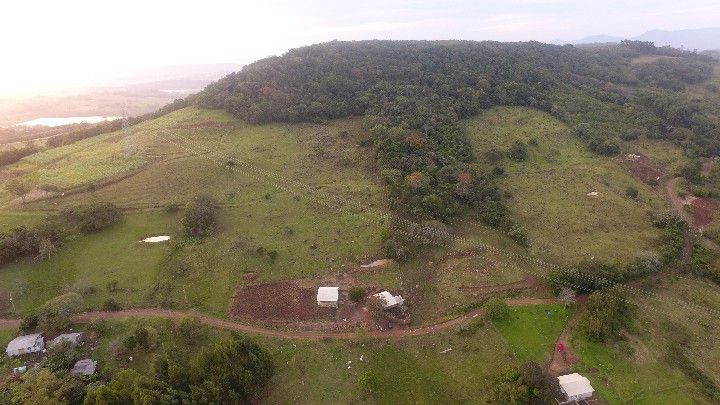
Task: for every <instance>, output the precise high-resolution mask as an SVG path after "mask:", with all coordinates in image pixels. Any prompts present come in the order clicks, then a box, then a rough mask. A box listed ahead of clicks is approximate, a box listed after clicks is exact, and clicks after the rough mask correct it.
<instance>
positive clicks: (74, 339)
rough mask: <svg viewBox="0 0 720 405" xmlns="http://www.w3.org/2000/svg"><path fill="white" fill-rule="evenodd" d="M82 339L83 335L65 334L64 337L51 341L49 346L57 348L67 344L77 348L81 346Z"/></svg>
mask: <svg viewBox="0 0 720 405" xmlns="http://www.w3.org/2000/svg"><path fill="white" fill-rule="evenodd" d="M81 338H82V333H63V334H62V335H60V336H58V337H56V338H55V339H53V340H51V341H50V343H49V344H48V346H49V347H53V346H56V345H59V344H63V343H65V342H67V343H70V344H71V345H73V346H77V345H79V344H80V339H81Z"/></svg>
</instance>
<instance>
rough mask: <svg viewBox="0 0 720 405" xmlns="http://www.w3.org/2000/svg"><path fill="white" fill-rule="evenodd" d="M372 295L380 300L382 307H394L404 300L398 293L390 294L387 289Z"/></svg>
mask: <svg viewBox="0 0 720 405" xmlns="http://www.w3.org/2000/svg"><path fill="white" fill-rule="evenodd" d="M373 297H374V298H377V299H380V300H381V301H382V304H383V309H390V308H395V307H397V306H400V305H402V304H403V303H404V302H405V300H404V299H403V297H401V296H399V295H392V294H390V293H389V292H388V291H383V292H379V293H377V294H374V295H373Z"/></svg>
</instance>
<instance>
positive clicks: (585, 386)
mask: <svg viewBox="0 0 720 405" xmlns="http://www.w3.org/2000/svg"><path fill="white" fill-rule="evenodd" d="M558 381H559V382H560V390H561V391H562V392H563V394H565V397H566V398H567V400H568V401H580V400H583V399H588V398H590V397H592V396H593V392H595V390H594V389H593V387H592V385H590V381H589V380H588V379H587V378H585V377H583V376H581V375H580V374H578V373H573V374H568V375H561V376H560V377H558Z"/></svg>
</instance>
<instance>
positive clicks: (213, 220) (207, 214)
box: [183, 195, 218, 237]
mask: <svg viewBox="0 0 720 405" xmlns="http://www.w3.org/2000/svg"><path fill="white" fill-rule="evenodd" d="M217 216H218V202H217V200H215V199H214V198H212V197H210V196H208V195H201V196H198V197H197V198H195V200H194V201H193V202H192V204H191V205H190V208H189V209H188V211H187V213H186V214H185V218H184V220H183V227H184V228H185V234H186V235H188V236H193V237H204V236H208V235H211V234H213V233H214V232H215V231H216V230H217V228H218V218H217Z"/></svg>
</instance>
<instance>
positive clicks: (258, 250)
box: [0, 109, 387, 315]
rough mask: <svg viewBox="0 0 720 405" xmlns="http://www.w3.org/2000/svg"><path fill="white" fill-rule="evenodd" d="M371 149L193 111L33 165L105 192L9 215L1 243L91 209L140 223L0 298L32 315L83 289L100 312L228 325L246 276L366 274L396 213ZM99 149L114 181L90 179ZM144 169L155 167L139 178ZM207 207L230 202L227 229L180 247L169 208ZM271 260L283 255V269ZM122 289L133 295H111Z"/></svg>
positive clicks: (346, 124)
mask: <svg viewBox="0 0 720 405" xmlns="http://www.w3.org/2000/svg"><path fill="white" fill-rule="evenodd" d="M363 136H364V132H363V130H362V127H361V125H360V122H359V121H357V120H345V121H337V122H333V123H329V124H324V125H311V124H298V125H261V126H250V125H246V124H243V123H241V122H239V121H236V120H234V119H232V118H231V117H229V116H228V115H226V114H225V113H222V112H217V111H200V110H195V109H185V110H180V111H177V112H175V113H172V114H170V115H168V116H164V117H161V118H159V119H157V120H153V121H148V122H145V123H143V124H141V125H138V126H137V127H132V129H131V130H130V131H129V134H127V135H125V134H124V133H115V134H108V135H102V136H100V137H95V138H91V139H89V140H87V141H88V142H90V141H91V142H93V143H92V145H84V144H83V143H82V142H78V143H76V144H73V145H69V146H67V147H60V148H56V149H53V150H50V151H47V152H42V153H40V154H38V155H37V156H34V157H33V159H32V160H31V161H26V159H24V160H23V161H21V162H20V163H19V165H20V166H24V167H27V168H28V170H32V171H33V172H35V171H38V172H43V171H45V172H47V173H50V172H52V171H54V170H60V171H62V172H63V173H65V174H63V175H62V178H65V179H68V180H67V182H66V183H64V184H65V185H66V186H67V187H70V188H72V187H77V186H81V185H83V184H86V183H87V182H88V181H91V182H93V181H97V182H99V183H100V186H98V187H96V188H93V189H90V190H88V191H84V192H80V193H76V194H70V195H66V196H64V197H57V198H53V199H49V200H41V201H34V202H29V203H27V204H24V205H12V206H10V207H6V208H4V209H3V210H0V220H1V221H0V223H1V224H2V227H3V228H2V229H9V228H11V227H13V226H17V225H21V224H28V225H30V224H32V223H36V222H38V221H39V217H41V216H42V215H46V214H47V213H48V212H51V211H56V210H60V209H63V208H69V207H74V206H77V205H80V204H87V203H88V202H90V201H98V202H112V203H115V204H117V205H118V206H119V207H121V208H123V209H125V210H127V212H126V216H125V220H124V222H123V223H122V224H120V225H118V226H117V227H115V228H112V229H109V230H107V231H103V232H101V233H99V234H96V235H92V236H81V237H77V238H76V239H74V240H71V241H68V242H67V243H66V244H65V246H62V247H61V248H60V250H59V253H58V255H57V256H56V257H54V258H53V259H51V260H49V261H46V262H35V261H24V262H22V263H18V264H15V265H11V266H8V267H5V268H3V269H2V270H1V271H0V280H2V284H1V285H2V287H0V289H8V290H9V289H13V290H16V293H17V295H18V296H20V297H22V298H20V300H19V308H20V310H21V312H23V313H27V312H28V311H30V310H32V309H34V308H37V307H38V306H39V305H41V304H42V303H43V302H44V301H45V300H47V299H48V298H51V297H53V296H55V295H57V294H60V293H63V292H64V291H66V290H68V289H73V288H74V287H73V286H75V285H76V284H81V285H83V286H84V285H86V284H90V285H92V286H93V287H94V288H92V289H91V290H92V292H90V293H88V294H87V295H86V304H87V306H88V307H97V306H98V305H101V304H102V303H103V302H104V301H105V300H106V299H108V298H113V299H116V300H117V301H119V302H120V303H121V304H123V305H148V304H167V305H172V306H182V307H194V308H197V309H200V310H203V311H207V312H210V313H213V314H218V315H224V314H226V312H227V309H228V305H229V302H230V297H231V296H232V294H233V292H234V290H235V287H236V286H237V285H238V284H239V283H242V282H243V281H242V275H243V274H244V273H246V272H256V273H258V275H259V280H258V281H259V282H266V281H275V280H283V279H288V278H298V277H308V276H312V275H315V274H324V273H328V272H332V271H337V270H341V269H343V268H349V267H352V266H354V265H356V264H359V263H363V262H365V261H366V260H369V259H370V258H371V257H376V255H377V251H378V249H379V243H380V234H381V232H380V231H381V229H382V228H383V224H384V221H385V218H384V217H385V213H386V212H387V209H386V197H385V191H384V187H383V186H382V185H381V184H380V183H379V181H378V179H377V176H376V175H374V174H373V173H374V172H373V171H374V168H373V165H372V158H371V153H372V152H371V151H370V150H368V149H367V148H363V147H360V146H358V143H359V140H360V139H362V138H363ZM83 142H85V141H83ZM118 142H120V143H125V144H133V145H136V146H137V149H136V154H137V155H138V157H137V159H138V160H133V161H130V162H129V161H125V160H123V156H124V152H123V151H122V149H123V148H122V147H118V146H117V143H118ZM89 146H92V147H93V148H94V149H98V150H99V152H98V154H97V156H111V159H110V160H111V161H112V160H113V159H115V161H116V162H119V164H118V165H117V166H114V167H116V168H117V170H114V171H113V172H112V173H111V175H110V177H102V176H103V174H102V173H100V172H96V171H94V170H88V169H87V168H88V167H90V168H92V167H93V163H92V162H93V161H94V159H95V158H96V156H95V155H93V154H92V153H89V152H87V151H86V150H85V149H86V147H89ZM55 159H57V161H55ZM136 161H138V162H139V161H142V162H145V163H144V164H143V165H142V167H140V168H139V171H137V172H136V169H138V167H136V166H135V164H134V163H133V162H136ZM126 163H127V164H126ZM245 163H247V164H245ZM129 174H130V175H129ZM126 175H129V176H126ZM89 176H90V177H89ZM116 176H119V178H118V179H117V180H115V181H112V182H110V183H107V184H105V183H103V182H104V181H106V180H108V179H110V180H112V179H113V178H115V177H116ZM278 176H279V177H278ZM2 192H3V193H5V191H4V188H3V191H2ZM201 193H207V194H210V195H212V196H213V197H215V198H216V199H217V200H218V201H219V203H220V207H221V209H220V224H221V229H220V232H219V233H218V234H217V235H215V236H211V237H209V238H206V239H204V240H187V239H185V238H182V237H181V226H180V223H181V219H182V216H183V211H182V210H181V211H180V212H178V213H176V214H168V213H166V212H165V211H164V208H165V207H166V206H167V205H170V204H179V205H180V207H181V208H182V207H183V206H184V205H185V204H187V203H188V202H189V201H190V200H191V199H192V198H194V197H195V196H196V195H198V194H201ZM9 198H10V197H9V196H7V195H6V200H7V199H9ZM347 201H350V202H358V203H359V204H360V206H361V207H362V206H364V207H367V208H364V209H358V208H357V207H353V206H348V204H347ZM25 218H27V221H25ZM166 233H167V234H169V235H171V236H173V240H172V241H171V242H169V243H167V244H159V245H153V246H142V245H139V244H137V243H136V242H137V241H138V240H140V239H142V238H144V237H147V236H152V235H159V234H166ZM263 252H264V253H263ZM267 252H277V254H276V256H275V257H274V258H270V256H269V255H268V254H267ZM113 280H116V281H118V285H119V288H120V289H121V290H120V291H121V292H118V293H115V294H113V293H110V292H108V291H107V288H106V286H107V284H108V283H109V282H111V281H113Z"/></svg>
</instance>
